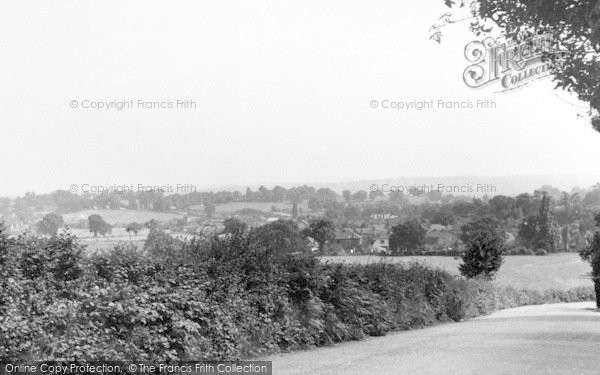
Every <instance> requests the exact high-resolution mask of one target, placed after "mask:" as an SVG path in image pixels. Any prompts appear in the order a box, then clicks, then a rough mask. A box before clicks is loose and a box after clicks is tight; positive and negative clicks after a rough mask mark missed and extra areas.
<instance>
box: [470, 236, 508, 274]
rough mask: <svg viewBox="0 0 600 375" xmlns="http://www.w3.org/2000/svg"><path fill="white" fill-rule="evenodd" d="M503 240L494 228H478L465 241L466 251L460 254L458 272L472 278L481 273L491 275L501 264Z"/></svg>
mask: <svg viewBox="0 0 600 375" xmlns="http://www.w3.org/2000/svg"><path fill="white" fill-rule="evenodd" d="M504 243H505V240H504V238H503V237H502V236H500V235H499V234H498V232H496V231H494V230H489V229H487V230H478V231H477V232H475V233H473V235H472V236H471V237H470V239H469V242H468V243H467V251H465V252H464V253H463V255H462V260H463V263H462V264H461V265H460V266H459V270H460V273H461V274H462V275H464V276H466V277H469V278H472V277H476V276H479V275H483V276H484V277H486V278H490V277H492V276H493V275H494V274H495V273H496V272H497V271H498V270H499V269H500V266H501V265H502V260H503V259H502V252H503V251H504Z"/></svg>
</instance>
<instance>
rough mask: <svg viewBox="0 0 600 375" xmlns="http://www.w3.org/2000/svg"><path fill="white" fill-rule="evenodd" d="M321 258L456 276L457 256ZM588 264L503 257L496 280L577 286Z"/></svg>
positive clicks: (573, 257) (566, 257)
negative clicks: (417, 268)
mask: <svg viewBox="0 0 600 375" xmlns="http://www.w3.org/2000/svg"><path fill="white" fill-rule="evenodd" d="M321 260H323V261H325V262H333V263H339V262H342V263H347V264H370V263H379V262H384V263H404V264H410V263H415V262H416V263H422V264H424V265H427V266H430V267H434V268H439V269H443V270H444V271H447V272H448V273H450V274H453V275H458V274H459V272H458V265H459V264H460V263H461V262H462V261H461V259H460V258H453V257H442V256H406V257H381V256H368V255H364V256H327V257H322V258H321ZM589 274H590V266H589V264H587V263H585V262H583V261H582V260H581V258H580V257H579V255H578V254H575V253H559V254H549V255H546V256H506V257H505V258H504V263H503V264H502V267H500V271H499V272H498V274H497V275H496V282H497V283H498V284H500V285H503V286H512V287H514V288H517V289H521V288H526V289H533V290H538V291H543V290H548V289H558V290H568V289H571V288H575V287H580V286H591V285H592V281H591V279H590V276H589Z"/></svg>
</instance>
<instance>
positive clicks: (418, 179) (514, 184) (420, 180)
mask: <svg viewBox="0 0 600 375" xmlns="http://www.w3.org/2000/svg"><path fill="white" fill-rule="evenodd" d="M444 179H446V181H450V182H449V183H448V184H444V183H443V180H444ZM486 179H490V180H491V181H498V180H507V181H508V182H509V183H511V185H510V186H506V185H500V186H497V185H495V183H494V182H490V183H489V184H490V185H492V186H494V188H495V189H496V191H491V192H489V191H488V192H486V191H481V192H478V191H472V192H459V193H453V192H446V191H443V189H444V187H451V186H458V185H456V184H460V183H461V182H460V181H461V180H464V181H466V182H462V184H464V185H472V186H473V187H475V185H476V184H479V183H481V184H485V183H486V182H482V181H485V180H486ZM440 180H442V181H440ZM561 180H562V182H561ZM567 180H568V181H573V180H574V181H577V182H578V183H577V182H573V183H571V182H566V181H567ZM401 181H404V182H403V183H404V184H409V185H406V186H405V187H408V186H414V185H417V186H422V185H433V186H434V187H433V189H434V190H438V189H441V190H442V193H443V194H452V195H455V196H473V197H481V196H484V195H488V196H494V195H507V196H516V195H518V194H521V193H533V192H534V190H536V189H539V188H541V187H543V186H551V187H554V188H557V189H559V190H560V191H566V192H572V191H573V190H577V189H582V190H588V189H590V188H591V187H593V186H594V185H595V184H597V183H600V178H596V177H594V176H593V175H572V174H562V175H556V174H555V175H506V176H492V175H490V176H451V175H447V176H414V177H396V178H373V179H359V180H354V181H329V182H296V183H294V182H291V183H255V184H247V185H242V184H239V185H236V184H231V185H220V186H199V185H194V184H182V185H181V191H174V192H168V194H166V195H170V194H175V193H179V194H186V193H190V192H192V191H190V189H195V190H194V192H217V191H231V192H233V191H239V192H242V193H243V192H244V190H245V189H246V188H250V189H251V190H253V191H255V190H257V189H258V188H259V187H261V186H264V187H266V188H268V189H272V188H273V187H275V186H281V187H283V188H286V189H289V188H292V187H300V186H310V187H314V188H317V189H318V188H330V189H331V190H333V191H335V192H337V193H341V192H342V191H343V190H346V189H348V190H352V191H358V190H364V191H367V192H368V191H369V188H370V186H372V184H374V183H378V184H388V185H392V186H395V185H393V184H394V183H396V184H398V183H400V182H401ZM586 182H587V183H586ZM361 184H364V188H360V186H361ZM72 185H77V186H78V188H79V189H78V191H72V190H71V189H69V187H64V188H57V189H52V190H48V191H31V190H30V191H22V192H19V193H13V194H0V197H7V198H11V199H14V198H18V197H22V196H24V195H25V194H26V193H34V194H36V195H44V194H50V193H52V192H55V191H70V192H71V193H74V194H78V195H81V194H83V193H84V192H83V191H82V190H81V188H82V185H84V184H72ZM86 185H88V186H87V189H88V192H89V190H90V188H92V189H93V188H94V187H100V188H111V187H112V188H116V187H123V186H125V187H126V188H129V187H131V189H132V190H133V192H134V193H137V192H140V191H142V190H143V189H141V190H140V189H139V185H142V186H143V188H150V187H154V188H158V187H170V188H173V189H176V188H177V187H176V185H172V184H159V185H153V184H143V183H141V184H139V185H138V184H129V183H128V184H125V183H123V184H109V185H99V184H86ZM440 185H443V186H444V187H442V188H440ZM524 186H525V187H524ZM388 189H389V187H388ZM91 193H92V194H102V193H101V192H91Z"/></svg>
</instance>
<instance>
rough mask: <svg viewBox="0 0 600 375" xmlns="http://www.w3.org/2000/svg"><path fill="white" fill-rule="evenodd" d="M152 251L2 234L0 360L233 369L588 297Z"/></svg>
mask: <svg viewBox="0 0 600 375" xmlns="http://www.w3.org/2000/svg"><path fill="white" fill-rule="evenodd" d="M157 239H159V240H161V241H162V240H164V236H162V235H161V234H157ZM156 243H158V241H157V242H154V245H156ZM166 243H167V244H169V243H170V241H168V240H167V241H166ZM154 245H153V246H152V247H149V248H148V249H146V250H140V249H137V248H135V247H133V246H127V245H119V246H117V247H116V248H115V249H114V250H112V251H109V252H106V253H103V254H97V255H94V256H91V257H89V258H83V257H82V256H81V250H82V248H81V246H80V245H79V244H78V242H77V240H76V239H75V238H73V237H71V236H68V235H64V236H58V237H53V238H51V239H38V238H35V237H22V238H19V239H8V238H7V237H6V236H5V235H3V234H2V231H1V230H0V276H1V277H0V287H2V291H3V293H2V294H0V361H3V360H9V359H10V360H27V359H39V358H44V359H48V360H73V359H75V358H77V359H86V360H102V359H111V360H143V361H167V360H238V359H242V358H251V357H255V356H261V355H264V354H266V353H273V352H278V351H289V350H295V349H301V348H309V347H314V346H323V345H331V344H333V343H336V342H342V341H347V340H359V339H361V338H363V337H365V336H381V335H385V334H386V333H387V332H390V331H394V330H399V329H413V328H418V327H424V326H427V325H431V324H434V323H436V322H443V321H460V320H462V319H465V318H469V317H473V316H477V315H480V314H487V313H489V312H491V311H493V310H495V309H498V308H503V307H512V306H518V305H521V304H531V303H543V302H570V301H579V300H589V299H591V298H593V290H592V289H591V288H589V289H587V288H586V289H577V290H573V291H569V292H562V291H548V292H544V293H540V292H532V291H519V290H515V289H510V288H500V287H498V286H496V285H495V284H494V283H493V282H491V281H489V280H485V279H480V278H474V279H468V280H467V279H464V278H462V277H454V276H451V275H450V274H448V273H447V272H444V271H442V270H438V269H430V268H427V267H425V266H423V265H421V264H419V263H413V264H409V265H402V264H401V265H390V264H386V263H380V264H369V265H339V264H322V263H320V262H319V261H318V260H317V259H315V258H313V257H309V256H301V255H288V256H286V257H275V256H274V255H273V254H270V253H264V252H261V251H260V250H257V249H253V248H251V247H248V244H247V243H246V242H245V241H244V238H243V236H242V237H240V236H224V237H219V238H215V239H213V242H212V243H211V244H210V249H208V250H207V251H205V252H200V253H190V252H187V251H184V252H180V253H176V256H175V257H174V259H171V260H170V261H165V255H166V254H165V253H164V252H163V251H160V249H159V248H158V247H155V246H154ZM149 251H150V252H151V253H150V254H149ZM152 254H154V255H155V256H156V258H154V257H153V255H152ZM177 254H179V255H177ZM179 256H181V258H178V257H179ZM192 256H195V257H196V258H197V259H196V261H195V262H188V263H185V262H182V261H179V262H176V261H175V259H180V260H181V259H188V258H189V257H192Z"/></svg>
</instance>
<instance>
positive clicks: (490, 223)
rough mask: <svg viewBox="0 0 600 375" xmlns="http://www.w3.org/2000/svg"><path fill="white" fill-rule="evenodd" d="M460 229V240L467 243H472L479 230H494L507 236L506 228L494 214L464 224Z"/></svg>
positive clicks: (500, 235)
mask: <svg viewBox="0 0 600 375" xmlns="http://www.w3.org/2000/svg"><path fill="white" fill-rule="evenodd" d="M460 229H461V234H460V240H461V241H462V243H464V244H465V245H466V244H469V243H471V242H472V241H473V239H474V238H475V237H476V236H477V234H478V233H479V232H493V233H496V234H497V235H498V236H499V237H502V238H504V236H505V232H504V230H502V229H501V228H500V223H499V222H498V220H496V218H494V217H492V216H484V217H482V218H479V219H476V220H473V221H471V222H469V223H467V224H465V225H463V226H462V227H461V228H460Z"/></svg>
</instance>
